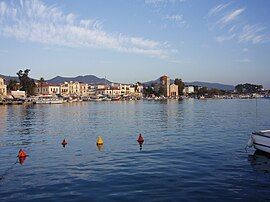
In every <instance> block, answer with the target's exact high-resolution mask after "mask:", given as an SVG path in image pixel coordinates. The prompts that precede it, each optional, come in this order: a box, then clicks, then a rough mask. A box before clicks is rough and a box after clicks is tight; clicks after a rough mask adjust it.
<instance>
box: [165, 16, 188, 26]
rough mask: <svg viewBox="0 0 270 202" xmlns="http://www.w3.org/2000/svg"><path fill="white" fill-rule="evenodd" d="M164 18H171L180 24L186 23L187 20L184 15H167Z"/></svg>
mask: <svg viewBox="0 0 270 202" xmlns="http://www.w3.org/2000/svg"><path fill="white" fill-rule="evenodd" d="M164 19H165V20H170V21H172V22H174V23H176V24H177V25H179V26H184V25H186V21H185V20H184V18H183V15H167V16H165V17H164Z"/></svg>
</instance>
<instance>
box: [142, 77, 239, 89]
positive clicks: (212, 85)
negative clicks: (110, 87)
mask: <svg viewBox="0 0 270 202" xmlns="http://www.w3.org/2000/svg"><path fill="white" fill-rule="evenodd" d="M170 82H171V83H173V82H174V80H171V81H170ZM151 83H159V79H156V80H152V81H147V82H144V84H145V85H151ZM184 83H185V85H193V86H201V87H207V88H210V89H211V88H216V89H219V90H226V91H231V90H234V86H233V85H227V84H221V83H211V82H202V81H194V82H184Z"/></svg>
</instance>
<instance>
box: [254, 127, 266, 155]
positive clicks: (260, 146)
mask: <svg viewBox="0 0 270 202" xmlns="http://www.w3.org/2000/svg"><path fill="white" fill-rule="evenodd" d="M251 137H252V139H253V146H254V148H255V149H257V150H261V151H264V152H267V153H270V131H266V132H263V131H261V132H255V133H253V134H252V136H251Z"/></svg>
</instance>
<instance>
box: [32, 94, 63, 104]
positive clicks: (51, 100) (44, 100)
mask: <svg viewBox="0 0 270 202" xmlns="http://www.w3.org/2000/svg"><path fill="white" fill-rule="evenodd" d="M34 100H35V103H36V104H62V103H63V102H64V101H63V99H60V98H57V97H54V96H37V97H36V98H35V99H34Z"/></svg>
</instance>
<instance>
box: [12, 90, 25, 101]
mask: <svg viewBox="0 0 270 202" xmlns="http://www.w3.org/2000/svg"><path fill="white" fill-rule="evenodd" d="M11 96H12V97H13V98H15V99H25V98H26V93H25V91H22V90H16V91H11Z"/></svg>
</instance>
